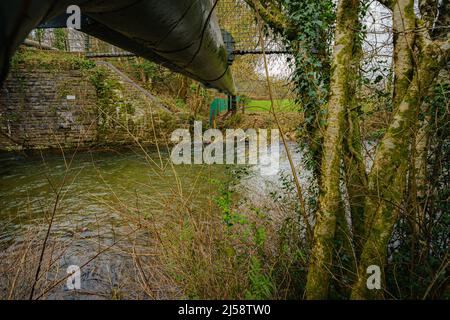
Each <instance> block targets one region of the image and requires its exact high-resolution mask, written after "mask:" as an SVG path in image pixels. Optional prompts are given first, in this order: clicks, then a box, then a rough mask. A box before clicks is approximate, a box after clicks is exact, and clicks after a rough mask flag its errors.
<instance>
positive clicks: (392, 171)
mask: <svg viewBox="0 0 450 320" xmlns="http://www.w3.org/2000/svg"><path fill="white" fill-rule="evenodd" d="M445 57H446V56H445V55H442V51H441V50H440V48H439V47H438V46H437V45H434V44H433V43H430V44H429V45H427V46H426V47H425V48H424V49H423V52H422V53H421V57H420V64H419V65H418V67H417V69H416V72H415V74H414V78H413V80H412V82H411V85H410V87H409V89H408V91H407V92H406V94H405V95H404V97H403V100H402V102H401V103H400V105H399V107H398V109H397V112H396V114H395V116H394V119H393V122H392V124H391V125H390V126H389V128H388V130H387V132H386V135H385V136H384V138H383V140H382V142H381V144H380V147H379V149H378V151H377V154H376V157H375V161H374V165H373V168H372V171H371V173H370V175H369V186H368V187H369V193H368V197H367V200H366V206H365V214H366V219H367V220H368V221H367V223H366V225H367V226H368V229H367V233H366V234H367V241H366V243H365V246H364V248H363V251H362V254H361V259H360V263H359V270H358V280H357V282H356V283H355V285H354V287H353V290H352V296H351V297H352V298H353V299H369V298H382V297H383V290H369V289H368V288H367V285H366V277H367V275H366V270H367V267H368V266H370V265H377V266H379V267H380V268H381V269H382V270H383V268H384V265H385V262H386V258H387V246H388V243H389V240H390V237H391V234H392V230H393V228H394V225H395V223H396V221H397V215H398V206H399V205H400V203H401V201H402V196H403V192H404V190H405V184H406V181H405V176H406V171H407V166H408V159H409V147H410V140H411V130H410V128H411V126H412V125H413V123H414V122H415V121H417V119H416V115H417V108H419V107H420V105H421V102H422V99H423V97H424V96H425V95H426V93H427V91H428V89H429V87H430V86H431V84H432V83H433V81H434V79H435V78H436V76H437V74H438V73H439V70H440V68H441V66H442V63H443V62H444V61H446V59H445Z"/></svg>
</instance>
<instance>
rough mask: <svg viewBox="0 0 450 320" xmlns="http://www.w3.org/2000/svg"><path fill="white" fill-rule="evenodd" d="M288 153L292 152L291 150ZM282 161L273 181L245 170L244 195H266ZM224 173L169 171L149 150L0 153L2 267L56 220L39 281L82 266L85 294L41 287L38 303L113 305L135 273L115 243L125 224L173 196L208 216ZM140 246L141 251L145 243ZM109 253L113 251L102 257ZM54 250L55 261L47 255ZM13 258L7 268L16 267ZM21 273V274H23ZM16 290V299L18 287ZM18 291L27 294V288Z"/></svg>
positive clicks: (164, 156)
mask: <svg viewBox="0 0 450 320" xmlns="http://www.w3.org/2000/svg"><path fill="white" fill-rule="evenodd" d="M290 147H291V149H294V148H295V145H294V144H292V145H290ZM280 159H281V161H280V167H279V169H277V170H276V172H275V174H274V175H271V176H265V175H261V171H260V170H259V168H258V166H251V167H249V169H250V172H251V174H249V175H247V176H245V177H244V178H243V181H242V182H241V186H242V190H243V191H242V192H245V193H246V195H247V196H249V197H255V196H257V195H258V194H267V192H268V189H267V188H270V187H268V186H269V185H272V186H273V185H274V184H275V185H278V184H279V183H281V182H280V176H279V174H280V173H281V172H289V164H288V161H287V158H286V156H285V154H284V153H283V152H282V154H281V158H280ZM294 159H295V161H296V163H299V162H300V155H299V153H294ZM225 168H226V166H225V165H210V166H206V165H180V166H172V165H171V162H170V157H169V154H168V153H167V152H160V153H158V152H157V151H156V150H155V149H150V150H142V149H123V150H113V151H91V152H86V151H84V152H77V153H70V152H67V153H65V154H64V155H63V154H61V153H60V152H43V153H35V154H34V155H32V156H24V155H17V154H10V153H5V154H1V155H0V181H1V183H0V221H1V223H0V250H1V255H2V259H4V260H3V262H5V261H6V259H13V258H11V256H14V254H15V253H17V252H19V251H20V250H23V246H24V244H26V243H27V242H30V240H34V241H36V243H37V245H36V246H35V247H33V249H32V250H34V251H40V248H41V247H42V241H43V239H44V237H45V234H46V231H47V228H48V225H49V221H50V219H51V216H52V214H53V213H55V214H54V219H53V223H52V226H51V232H50V237H49V240H48V241H49V248H48V249H46V250H47V253H48V254H49V255H50V256H51V259H50V261H53V264H54V266H56V269H55V268H53V269H51V270H53V271H51V272H50V271H48V272H47V274H46V275H45V276H46V277H47V278H49V280H53V281H54V280H55V279H63V278H64V276H65V271H66V268H67V267H68V266H70V265H78V266H83V268H82V275H81V281H82V283H83V288H82V289H83V290H81V291H79V292H77V293H76V294H74V292H72V291H71V290H68V288H67V286H66V285H65V282H64V281H62V282H61V283H60V284H58V285H57V286H55V287H54V288H48V286H47V287H45V286H43V287H41V288H40V289H39V290H40V291H39V292H43V291H45V290H48V293H46V294H45V295H44V296H43V297H44V298H47V299H79V298H83V299H86V298H88V299H89V298H93V299H99V298H100V299H101V298H111V287H112V288H115V287H120V286H121V283H122V282H123V281H124V280H123V278H124V275H126V274H127V273H128V271H129V270H131V269H133V263H132V261H130V258H129V257H128V256H127V255H126V254H125V252H126V251H127V249H129V247H130V244H129V241H126V242H123V241H122V240H121V239H122V238H127V239H129V237H127V235H129V233H130V232H132V231H133V229H132V227H130V224H129V220H128V219H124V217H125V216H127V217H129V216H133V217H134V218H136V217H137V219H140V218H141V217H144V218H145V217H146V216H152V215H165V214H167V212H168V210H169V209H173V208H170V207H171V206H172V205H175V204H174V203H173V200H172V199H173V196H174V194H182V195H183V197H186V198H188V199H190V204H189V205H193V206H195V207H196V208H197V209H198V208H201V210H210V209H211V207H212V206H213V198H214V195H215V194H216V189H217V186H216V185H215V184H214V183H212V182H211V181H213V180H214V181H224V180H226V179H227V177H228V175H229V174H230V171H229V170H226V169H225ZM244 190H245V191H244ZM55 204H56V205H55ZM141 236H142V235H141ZM34 237H35V238H34ZM55 239H57V240H56V241H55ZM52 240H54V241H52ZM140 240H143V239H140ZM140 245H145V239H144V240H143V241H142V243H140ZM108 246H111V247H113V246H114V249H111V250H104V249H105V248H108ZM52 250H53V251H54V252H60V254H55V256H53V255H52V254H53V253H52ZM102 250H104V252H102ZM99 252H101V254H98V253H99ZM97 254H98V256H97V257H95V259H94V260H92V261H91V262H89V263H88V264H87V265H84V264H85V263H86V262H87V261H88V260H89V259H91V257H94V256H96V255H97ZM36 256H38V255H36ZM15 259H16V260H13V262H12V264H14V263H16V262H14V261H18V260H20V259H19V258H18V257H15ZM3 264H4V265H5V266H3V267H2V268H0V272H2V273H3V275H2V277H3V280H0V285H1V287H0V288H1V289H2V292H1V294H2V297H8V295H9V294H11V293H9V292H8V287H10V286H11V280H10V279H8V280H5V279H6V278H10V277H12V278H14V268H12V267H11V263H10V265H9V268H7V267H8V265H7V264H5V263H2V265H3ZM26 268H30V270H28V274H27V277H29V279H28V280H30V279H31V282H32V281H33V278H34V274H35V271H34V268H35V264H33V263H31V262H30V263H29V265H28V267H25V269H26ZM49 270H50V269H49ZM20 272H21V273H20V274H21V275H22V272H24V271H23V270H20ZM17 273H18V274H19V271H17ZM22 277H23V275H22ZM15 286H16V287H17V289H16V290H17V291H18V292H19V293H18V294H19V295H20V290H21V288H20V286H19V285H18V284H15ZM23 287H24V288H22V289H23V290H28V289H27V287H26V285H25V284H23ZM46 288H47V289H46ZM172 289H173V290H175V291H176V289H174V288H171V290H172ZM120 290H122V291H123V290H127V289H126V288H120ZM171 290H169V289H168V290H167V292H164V290H163V289H162V290H161V294H159V295H158V296H157V298H170V297H174V296H176V294H174V292H172V291H173V290H172V291H171ZM117 291H119V290H117ZM39 292H38V293H39ZM12 297H16V296H15V295H12ZM127 297H130V296H127ZM131 297H132V298H133V297H134V298H141V297H139V296H131ZM116 298H122V297H121V296H118V297H116Z"/></svg>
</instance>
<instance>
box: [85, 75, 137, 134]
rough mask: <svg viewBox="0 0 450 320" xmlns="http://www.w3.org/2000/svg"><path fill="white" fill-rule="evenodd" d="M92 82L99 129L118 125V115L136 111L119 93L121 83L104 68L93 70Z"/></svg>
mask: <svg viewBox="0 0 450 320" xmlns="http://www.w3.org/2000/svg"><path fill="white" fill-rule="evenodd" d="M90 80H91V83H92V84H93V85H94V87H95V90H96V94H97V99H98V108H99V109H98V110H99V119H98V125H99V129H101V130H106V129H110V128H113V127H115V126H116V124H117V121H118V120H119V119H116V118H117V116H118V115H122V114H132V113H134V111H135V110H134V107H133V106H132V105H131V104H130V103H127V102H126V101H124V99H123V98H122V97H121V96H120V95H119V94H118V92H119V90H120V84H119V83H118V82H117V81H116V80H114V79H113V78H111V77H108V74H107V72H106V70H105V69H103V68H96V69H94V70H93V71H92V74H91V77H90Z"/></svg>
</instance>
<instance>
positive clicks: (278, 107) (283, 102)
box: [245, 99, 298, 112]
mask: <svg viewBox="0 0 450 320" xmlns="http://www.w3.org/2000/svg"><path fill="white" fill-rule="evenodd" d="M271 105H272V104H271V101H270V100H251V101H250V102H249V104H248V105H247V106H246V108H245V111H248V112H269V111H270V108H271ZM275 111H277V112H294V111H298V105H297V104H296V103H295V101H294V100H291V99H279V100H275Z"/></svg>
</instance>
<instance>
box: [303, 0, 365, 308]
mask: <svg viewBox="0 0 450 320" xmlns="http://www.w3.org/2000/svg"><path fill="white" fill-rule="evenodd" d="M358 10H359V0H340V1H339V3H338V8H337V17H336V33H335V44H334V48H333V62H332V75H331V84H330V98H329V101H328V108H327V109H328V116H327V126H326V131H325V135H324V140H323V156H322V163H321V165H322V169H321V171H322V172H321V181H320V187H321V194H320V198H319V210H318V213H317V217H316V224H315V229H314V245H313V249H312V253H311V262H310V267H309V272H308V279H307V285H306V297H307V298H308V299H325V298H327V296H328V289H329V280H330V276H331V274H330V272H331V270H332V260H333V242H334V235H335V230H336V218H337V214H338V212H339V209H340V207H341V205H342V204H341V201H342V199H341V193H340V189H339V181H340V168H341V159H342V157H341V155H342V140H343V133H344V130H345V127H344V126H345V123H346V121H345V113H346V109H347V105H348V103H349V100H350V97H349V90H348V89H349V88H348V83H349V81H350V80H351V70H352V61H353V60H352V58H353V52H354V45H355V36H356V34H357V29H356V28H355V26H357V25H358V18H359V17H358Z"/></svg>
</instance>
